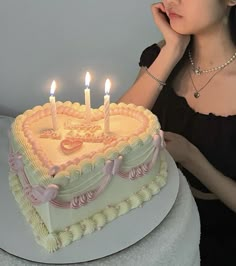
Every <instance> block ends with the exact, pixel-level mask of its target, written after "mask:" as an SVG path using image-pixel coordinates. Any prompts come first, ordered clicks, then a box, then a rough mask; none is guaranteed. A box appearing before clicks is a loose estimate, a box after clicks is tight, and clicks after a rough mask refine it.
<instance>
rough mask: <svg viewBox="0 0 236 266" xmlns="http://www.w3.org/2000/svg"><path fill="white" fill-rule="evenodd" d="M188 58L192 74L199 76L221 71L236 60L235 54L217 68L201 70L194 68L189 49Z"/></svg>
mask: <svg viewBox="0 0 236 266" xmlns="http://www.w3.org/2000/svg"><path fill="white" fill-rule="evenodd" d="M188 57H189V61H190V63H191V65H192V70H193V73H194V74H195V75H201V74H204V73H209V72H213V71H218V70H221V69H223V68H225V67H226V66H228V65H229V64H230V63H232V62H233V61H234V60H235V59H236V52H235V53H234V54H233V55H232V57H231V58H230V59H229V60H228V61H227V62H225V63H224V64H222V65H220V66H217V67H213V68H210V69H204V70H202V69H201V68H200V67H196V66H195V64H194V62H193V58H192V54H191V51H190V49H189V50H188Z"/></svg>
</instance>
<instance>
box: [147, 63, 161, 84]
mask: <svg viewBox="0 0 236 266" xmlns="http://www.w3.org/2000/svg"><path fill="white" fill-rule="evenodd" d="M145 70H146V72H147V74H148V75H149V76H150V77H151V78H153V79H154V80H155V81H157V82H158V83H159V84H160V85H161V86H165V85H166V83H165V82H164V81H162V80H160V79H158V78H156V77H155V76H153V75H152V73H150V72H149V70H148V68H147V67H145Z"/></svg>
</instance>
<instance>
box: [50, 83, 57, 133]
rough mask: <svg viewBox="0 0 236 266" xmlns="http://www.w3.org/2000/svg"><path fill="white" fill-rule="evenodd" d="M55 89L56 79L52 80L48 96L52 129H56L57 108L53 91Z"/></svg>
mask: <svg viewBox="0 0 236 266" xmlns="http://www.w3.org/2000/svg"><path fill="white" fill-rule="evenodd" d="M55 90H56V81H55V80H53V82H52V85H51V90H50V94H51V95H50V97H49V101H50V103H51V116H52V125H53V129H54V130H56V129H57V108H56V100H55V96H54V93H55Z"/></svg>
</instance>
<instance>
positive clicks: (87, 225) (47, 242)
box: [9, 153, 168, 253]
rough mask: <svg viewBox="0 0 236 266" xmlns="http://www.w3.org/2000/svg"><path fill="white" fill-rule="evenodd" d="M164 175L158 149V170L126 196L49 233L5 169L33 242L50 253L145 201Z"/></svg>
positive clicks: (164, 179)
mask: <svg viewBox="0 0 236 266" xmlns="http://www.w3.org/2000/svg"><path fill="white" fill-rule="evenodd" d="M167 175H168V165H167V162H166V159H165V155H164V154H163V153H161V162H160V169H159V173H158V174H157V175H156V176H155V177H154V178H153V180H152V181H151V182H150V183H148V184H146V185H144V186H143V187H142V188H141V189H140V190H139V191H137V192H135V193H133V194H132V195H131V196H130V197H128V198H127V199H125V200H123V201H121V202H119V203H117V204H115V205H108V206H107V207H106V208H104V209H103V210H102V211H99V212H97V213H95V214H93V215H92V216H90V217H88V218H86V219H83V220H81V221H80V222H78V223H75V224H73V225H70V226H68V227H66V228H65V229H64V230H62V231H59V232H53V233H49V232H48V229H47V227H46V225H45V224H44V222H43V221H42V219H41V217H40V216H39V214H38V213H37V211H36V210H35V208H34V207H33V205H32V204H31V203H30V201H29V200H28V199H27V198H26V197H25V196H24V192H23V189H22V185H21V183H20V180H19V178H18V176H17V175H16V174H15V173H12V172H10V173H9V184H10V188H11V191H12V194H13V196H14V198H15V200H16V202H17V203H18V205H19V207H20V209H21V212H22V214H23V215H24V217H25V219H26V221H27V222H28V223H29V224H30V226H31V229H32V231H33V234H34V237H35V240H36V242H37V243H38V244H39V245H41V246H42V247H43V248H45V249H46V250H47V251H48V252H49V253H51V252H55V251H56V250H58V249H60V248H63V247H65V246H67V245H69V244H71V243H72V242H74V241H76V240H79V239H81V238H82V237H83V236H84V235H87V234H91V233H93V232H94V231H96V230H100V229H102V228H103V227H104V226H105V225H106V224H107V223H109V222H111V221H113V220H114V219H116V218H118V217H119V216H121V215H124V214H126V213H127V212H129V211H130V210H132V209H135V208H137V207H141V206H142V205H143V203H145V202H146V201H149V200H150V199H151V198H152V197H153V196H154V195H156V194H157V193H158V192H159V191H160V190H161V188H162V187H163V186H165V184H166V182H167Z"/></svg>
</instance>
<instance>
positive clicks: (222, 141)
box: [139, 44, 236, 230]
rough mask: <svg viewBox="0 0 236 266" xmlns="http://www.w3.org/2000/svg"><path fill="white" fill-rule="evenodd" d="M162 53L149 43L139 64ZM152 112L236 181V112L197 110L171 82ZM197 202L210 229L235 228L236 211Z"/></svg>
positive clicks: (190, 179)
mask: <svg viewBox="0 0 236 266" xmlns="http://www.w3.org/2000/svg"><path fill="white" fill-rule="evenodd" d="M159 52H160V48H159V47H158V45H157V44H153V45H151V46H149V47H148V48H146V49H145V50H144V51H143V53H142V55H141V57H140V62H139V65H140V66H146V67H149V66H150V65H151V64H152V63H153V61H154V60H155V59H156V57H157V56H158V54H159ZM144 89H145V88H144ZM235 101H236V100H235ZM152 112H153V113H154V114H155V115H157V117H158V120H159V122H160V124H161V128H162V130H164V131H170V132H174V133H177V134H180V135H182V136H184V137H185V138H186V139H188V140H189V141H190V142H191V143H193V144H194V145H195V146H196V147H198V148H199V150H200V151H201V152H202V153H203V154H204V156H205V157H206V158H207V159H208V161H209V162H210V163H211V164H212V165H213V166H214V167H215V168H216V169H218V170H219V171H220V172H222V173H223V174H224V175H225V176H228V177H230V178H232V179H233V180H235V181H236V115H232V116H227V117H223V116H218V115H214V114H212V113H210V114H208V115H205V114H201V113H198V112H195V111H194V110H193V109H192V108H191V107H190V106H189V105H188V103H187V101H186V99H185V98H184V97H182V96H178V95H177V94H176V93H175V91H174V89H173V88H172V87H170V86H168V84H167V85H166V86H165V87H164V88H163V89H162V91H161V92H160V94H159V96H158V98H157V100H156V102H155V104H154V106H153V109H152ZM182 172H183V174H184V175H185V177H186V178H187V180H188V182H189V183H190V184H191V186H192V187H194V188H196V189H198V190H201V191H203V192H209V190H208V189H207V188H206V187H205V186H204V185H203V184H202V183H201V182H200V181H199V180H198V179H197V178H196V177H194V176H193V175H192V174H191V173H190V172H188V171H187V170H186V169H182ZM196 202H197V204H198V207H199V212H200V216H201V222H203V221H202V220H207V221H209V216H212V217H211V218H212V221H211V222H210V224H208V222H207V224H208V225H206V226H207V227H208V228H209V226H210V227H212V226H213V224H215V226H216V228H215V229H217V228H218V230H219V223H223V224H224V225H228V222H230V221H231V222H232V226H234V227H236V214H235V213H234V212H233V211H231V210H230V209H228V208H227V207H226V206H225V205H224V204H223V203H221V202H220V201H219V200H210V201H209V200H208V201H206V200H196ZM203 202H204V203H203ZM208 204H210V205H214V207H212V206H211V207H210V206H209V207H210V208H211V211H212V212H213V213H211V211H209V208H208V206H207V205H208ZM206 206H207V207H206ZM203 213H204V214H203ZM204 216H205V217H204ZM216 220H218V221H216ZM212 223H213V224H212ZM223 224H222V226H223ZM202 225H203V224H202ZM213 227H214V226H213Z"/></svg>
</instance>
